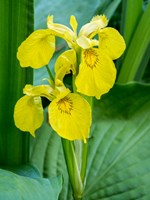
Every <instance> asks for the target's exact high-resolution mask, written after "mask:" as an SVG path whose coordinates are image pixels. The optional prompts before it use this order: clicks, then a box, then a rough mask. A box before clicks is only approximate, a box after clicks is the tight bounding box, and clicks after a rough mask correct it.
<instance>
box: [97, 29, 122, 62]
mask: <svg viewBox="0 0 150 200" xmlns="http://www.w3.org/2000/svg"><path fill="white" fill-rule="evenodd" d="M99 48H100V49H101V50H103V52H104V53H106V54H107V55H109V56H110V57H111V58H112V59H113V60H115V59H117V58H119V57H120V56H121V55H122V53H123V52H124V50H125V48H126V45H125V41H124V39H123V37H122V36H121V35H120V33H119V32H118V31H117V30H116V29H114V28H110V27H108V28H104V29H102V30H100V32H99Z"/></svg>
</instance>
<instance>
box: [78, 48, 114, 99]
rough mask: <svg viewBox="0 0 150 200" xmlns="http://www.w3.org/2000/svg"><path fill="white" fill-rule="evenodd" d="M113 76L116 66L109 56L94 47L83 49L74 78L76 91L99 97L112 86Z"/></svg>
mask: <svg viewBox="0 0 150 200" xmlns="http://www.w3.org/2000/svg"><path fill="white" fill-rule="evenodd" d="M115 78H116V68H115V65H114V63H113V61H112V60H111V58H110V57H109V56H107V55H106V54H104V53H103V52H102V51H100V50H99V49H96V48H91V49H87V50H83V52H82V61H81V64H80V66H79V74H78V75H77V77H76V80H75V84H76V87H77V91H78V92H80V93H82V94H85V95H87V96H95V97H96V98H97V99H100V97H101V96H102V95H103V94H105V93H107V92H108V91H109V90H110V89H111V88H112V86H113V85H114V82H115Z"/></svg>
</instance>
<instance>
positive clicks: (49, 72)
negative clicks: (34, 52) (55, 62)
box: [46, 65, 54, 82]
mask: <svg viewBox="0 0 150 200" xmlns="http://www.w3.org/2000/svg"><path fill="white" fill-rule="evenodd" d="M46 69H47V72H48V74H49V77H50V78H51V80H52V81H53V82H54V77H53V74H52V72H51V70H50V69H49V67H48V65H46Z"/></svg>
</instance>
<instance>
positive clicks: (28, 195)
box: [0, 169, 62, 200]
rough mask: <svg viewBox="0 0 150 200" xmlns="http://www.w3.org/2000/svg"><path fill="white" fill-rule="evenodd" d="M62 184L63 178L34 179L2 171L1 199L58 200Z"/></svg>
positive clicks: (0, 180)
mask: <svg viewBox="0 0 150 200" xmlns="http://www.w3.org/2000/svg"><path fill="white" fill-rule="evenodd" d="M61 182H62V180H61V177H54V178H51V179H44V178H34V179H33V178H29V177H25V176H19V175H16V174H14V173H12V172H9V171H6V170H2V169H0V199H4V200H28V199H30V200H43V199H44V200H49V199H54V200H57V199H58V196H59V193H60V190H61V184H62V183H61Z"/></svg>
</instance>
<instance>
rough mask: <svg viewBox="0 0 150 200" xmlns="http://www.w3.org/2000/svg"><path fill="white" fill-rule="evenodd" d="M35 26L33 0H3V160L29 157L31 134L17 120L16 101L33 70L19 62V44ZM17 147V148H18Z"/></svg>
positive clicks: (0, 121) (0, 51) (0, 141)
mask: <svg viewBox="0 0 150 200" xmlns="http://www.w3.org/2000/svg"><path fill="white" fill-rule="evenodd" d="M32 30H33V1H32V0H18V1H17V0H16V1H13V3H12V2H10V1H5V0H1V1H0V164H1V165H9V164H11V165H16V164H23V163H25V162H26V161H28V160H29V137H28V136H27V135H26V134H24V133H23V134H22V133H21V131H19V130H18V129H17V128H16V127H15V125H14V120H13V110H14V105H15V103H16V101H17V100H18V99H19V97H21V96H22V88H23V87H24V85H25V83H31V82H32V71H31V70H30V69H28V70H24V69H21V67H20V66H19V62H18V61H17V58H16V53H17V48H18V46H19V45H20V44H21V42H22V41H23V40H24V39H25V38H26V37H27V36H28V35H29V33H30V32H31V31H32ZM14 147H15V148H14Z"/></svg>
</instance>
